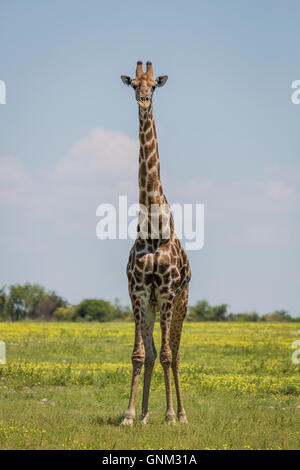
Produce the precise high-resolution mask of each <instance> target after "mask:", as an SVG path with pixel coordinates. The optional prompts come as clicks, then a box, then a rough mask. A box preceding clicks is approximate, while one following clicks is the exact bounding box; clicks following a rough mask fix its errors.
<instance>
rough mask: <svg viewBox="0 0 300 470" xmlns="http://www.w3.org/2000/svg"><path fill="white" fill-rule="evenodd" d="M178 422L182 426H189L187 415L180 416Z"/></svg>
mask: <svg viewBox="0 0 300 470" xmlns="http://www.w3.org/2000/svg"><path fill="white" fill-rule="evenodd" d="M178 421H179V422H180V423H182V424H189V422H188V420H187V417H186V414H180V415H178Z"/></svg>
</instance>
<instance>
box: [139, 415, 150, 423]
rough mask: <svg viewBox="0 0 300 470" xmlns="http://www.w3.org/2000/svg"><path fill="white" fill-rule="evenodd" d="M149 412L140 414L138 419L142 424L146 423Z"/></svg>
mask: <svg viewBox="0 0 300 470" xmlns="http://www.w3.org/2000/svg"><path fill="white" fill-rule="evenodd" d="M148 419H149V413H146V414H145V416H144V415H143V414H141V417H140V420H141V423H142V424H148Z"/></svg>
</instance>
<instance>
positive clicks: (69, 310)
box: [52, 306, 77, 321]
mask: <svg viewBox="0 0 300 470" xmlns="http://www.w3.org/2000/svg"><path fill="white" fill-rule="evenodd" d="M76 308H77V307H76V306H70V307H58V308H57V309H56V310H55V311H54V312H53V316H52V319H53V320H57V321H75V320H76Z"/></svg>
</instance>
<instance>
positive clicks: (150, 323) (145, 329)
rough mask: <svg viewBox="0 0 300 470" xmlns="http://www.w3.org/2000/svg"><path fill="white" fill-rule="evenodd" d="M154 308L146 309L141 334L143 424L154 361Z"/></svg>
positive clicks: (146, 415) (146, 417)
mask: <svg viewBox="0 0 300 470" xmlns="http://www.w3.org/2000/svg"><path fill="white" fill-rule="evenodd" d="M155 314H156V311H155V308H154V307H152V306H150V305H149V307H148V310H147V314H146V318H145V321H144V322H143V324H142V333H143V341H144V346H145V369H144V389H143V402H142V413H141V422H142V423H143V424H147V423H148V418H149V412H148V402H149V392H150V383H151V377H152V371H153V367H154V363H155V359H156V349H155V345H154V340H153V328H154V322H155Z"/></svg>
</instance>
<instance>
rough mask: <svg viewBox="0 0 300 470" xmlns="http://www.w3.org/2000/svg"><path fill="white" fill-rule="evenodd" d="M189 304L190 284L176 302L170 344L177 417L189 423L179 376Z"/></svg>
mask: <svg viewBox="0 0 300 470" xmlns="http://www.w3.org/2000/svg"><path fill="white" fill-rule="evenodd" d="M187 304H188V285H187V286H186V287H185V288H184V289H183V291H182V292H181V293H180V294H179V296H178V297H177V298H176V299H175V302H174V311H173V317H172V321H171V331H170V346H171V350H172V371H173V377H174V382H175V389H176V397H177V417H178V419H179V422H181V423H188V420H187V417H186V413H185V409H184V407H183V399H182V391H181V385H180V378H179V360H180V356H179V346H180V339H181V333H182V324H183V320H184V318H185V315H186V311H187Z"/></svg>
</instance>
